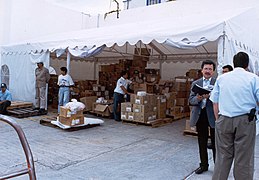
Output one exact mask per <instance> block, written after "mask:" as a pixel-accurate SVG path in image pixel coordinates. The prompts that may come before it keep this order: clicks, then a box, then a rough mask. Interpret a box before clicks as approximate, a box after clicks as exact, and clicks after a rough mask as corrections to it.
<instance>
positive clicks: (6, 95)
mask: <svg viewBox="0 0 259 180" xmlns="http://www.w3.org/2000/svg"><path fill="white" fill-rule="evenodd" d="M4 100H8V101H12V95H11V93H10V91H8V90H7V89H6V90H5V92H4V93H3V92H2V91H0V101H4Z"/></svg>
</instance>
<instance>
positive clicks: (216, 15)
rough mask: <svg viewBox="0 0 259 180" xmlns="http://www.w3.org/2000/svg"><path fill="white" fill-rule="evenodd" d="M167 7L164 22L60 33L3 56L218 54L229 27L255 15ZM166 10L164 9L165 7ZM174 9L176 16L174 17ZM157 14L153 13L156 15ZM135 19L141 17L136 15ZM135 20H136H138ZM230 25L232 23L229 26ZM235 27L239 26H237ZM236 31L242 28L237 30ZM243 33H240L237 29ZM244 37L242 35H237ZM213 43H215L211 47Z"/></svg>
mask: <svg viewBox="0 0 259 180" xmlns="http://www.w3.org/2000/svg"><path fill="white" fill-rule="evenodd" d="M183 2H184V3H180V2H179V3H178V4H177V6H174V3H168V5H167V6H166V7H167V8H168V6H169V5H170V6H171V7H170V8H171V11H172V13H170V14H168V16H166V17H165V18H161V17H160V18H157V19H152V20H146V21H136V22H134V23H127V24H121V25H115V26H107V27H100V28H92V29H86V30H80V31H74V32H68V33H59V34H54V35H50V36H45V37H41V38H37V39H32V40H28V41H25V42H22V43H17V44H12V45H7V46H3V47H2V52H3V53H7V54H8V53H30V52H35V51H39V52H40V51H46V50H50V51H54V50H56V49H66V48H76V47H77V48H79V49H80V48H83V47H85V46H87V47H92V46H97V47H99V46H102V45H106V48H105V50H104V51H103V53H101V54H99V55H98V56H99V57H101V56H103V57H114V56H117V55H118V54H119V55H120V56H123V54H130V53H129V52H131V53H133V52H134V51H133V49H134V48H135V47H141V46H142V47H146V48H150V49H151V50H152V51H153V52H154V53H155V54H157V55H158V56H160V57H161V55H162V56H163V55H165V56H167V55H170V54H171V55H172V54H173V55H181V54H190V55H191V54H194V55H195V54H203V53H204V54H207V55H211V54H215V53H216V52H217V44H216V43H215V41H216V40H217V39H218V38H219V37H221V36H223V35H225V33H226V29H225V28H226V25H229V26H230V25H231V22H232V20H234V21H233V22H234V23H239V21H238V20H239V17H242V18H241V19H242V20H244V18H248V17H249V18H250V17H252V16H253V13H252V12H253V11H252V10H251V9H248V8H244V9H243V8H242V9H240V8H239V9H228V10H226V9H224V11H221V10H219V9H215V10H214V11H210V12H208V11H197V10H195V9H194V10H193V11H191V10H192V9H191V8H189V9H188V10H189V11H188V12H186V13H182V14H181V15H180V16H178V14H177V12H179V11H177V10H176V9H175V8H178V10H179V9H182V8H183V7H184V6H185V5H186V4H185V3H186V1H183ZM164 7H165V6H164ZM152 8H153V10H156V13H159V12H163V9H161V8H160V7H159V6H156V9H155V8H154V7H152ZM174 9H175V12H176V13H174ZM153 13H154V12H153ZM136 16H138V15H137V14H136ZM135 18H136V17H135ZM229 22H230V23H229ZM234 25H236V24H234ZM237 28H240V27H239V26H237ZM230 30H231V26H230ZM237 30H238V31H240V29H237ZM238 33H242V31H240V32H238ZM237 35H238V34H236V33H235V30H233V31H229V34H227V36H228V38H229V39H232V40H237V41H239V39H236V38H237V37H238V36H237ZM202 39H203V40H205V41H207V42H211V43H207V44H204V45H202V46H200V45H199V46H198V45H197V47H196V48H193V49H192V50H190V49H188V51H187V50H183V49H179V48H175V47H171V46H168V45H167V44H163V43H164V42H165V41H168V40H170V41H172V42H174V43H179V42H183V41H185V40H186V41H187V42H186V43H187V44H190V43H196V42H199V41H200V40H202ZM241 40H243V39H241ZM212 42H214V43H212ZM247 45H248V46H249V44H247Z"/></svg>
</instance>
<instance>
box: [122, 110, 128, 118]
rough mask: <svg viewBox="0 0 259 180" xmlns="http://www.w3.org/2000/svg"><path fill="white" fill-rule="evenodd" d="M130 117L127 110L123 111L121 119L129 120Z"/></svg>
mask: <svg viewBox="0 0 259 180" xmlns="http://www.w3.org/2000/svg"><path fill="white" fill-rule="evenodd" d="M127 119H128V113H127V112H121V120H127Z"/></svg>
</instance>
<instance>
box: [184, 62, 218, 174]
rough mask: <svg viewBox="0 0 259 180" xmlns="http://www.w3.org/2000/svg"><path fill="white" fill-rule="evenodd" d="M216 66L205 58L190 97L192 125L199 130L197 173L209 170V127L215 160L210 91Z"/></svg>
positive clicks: (213, 117)
mask: <svg viewBox="0 0 259 180" xmlns="http://www.w3.org/2000/svg"><path fill="white" fill-rule="evenodd" d="M215 68H216V65H215V63H214V62H213V61H211V60H205V61H203V62H202V65H201V70H202V74H203V77H202V78H200V79H198V80H196V81H194V82H193V83H192V88H191V93H190V97H189V104H190V105H191V106H193V108H192V111H191V116H190V125H191V126H196V129H197V132H198V144H199V154H200V161H201V162H200V167H199V168H198V169H196V171H195V173H196V174H201V173H203V172H205V171H208V167H209V163H208V152H207V143H208V137H209V131H208V128H210V136H211V143H212V151H213V160H214V162H215V154H216V150H215V129H214V127H215V116H214V111H213V104H212V102H211V101H210V100H209V96H210V94H209V92H210V91H211V90H212V89H213V85H214V83H215V81H216V79H215V78H214V77H212V76H213V74H214V71H215ZM206 90H208V91H206Z"/></svg>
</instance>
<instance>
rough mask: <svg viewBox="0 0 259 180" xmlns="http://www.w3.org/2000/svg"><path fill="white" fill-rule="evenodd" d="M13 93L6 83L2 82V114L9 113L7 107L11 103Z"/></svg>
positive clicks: (0, 103) (0, 99) (0, 108)
mask: <svg viewBox="0 0 259 180" xmlns="http://www.w3.org/2000/svg"><path fill="white" fill-rule="evenodd" d="M11 101H12V95H11V93H10V92H9V91H8V90H7V86H6V84H5V83H1V91H0V114H4V115H6V114H7V110H6V109H7V107H8V106H10V105H11Z"/></svg>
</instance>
